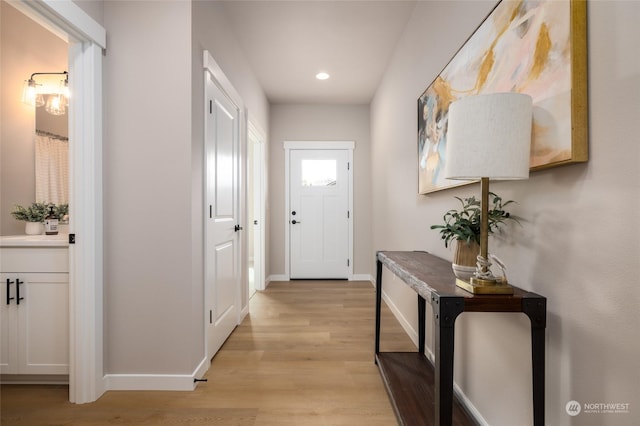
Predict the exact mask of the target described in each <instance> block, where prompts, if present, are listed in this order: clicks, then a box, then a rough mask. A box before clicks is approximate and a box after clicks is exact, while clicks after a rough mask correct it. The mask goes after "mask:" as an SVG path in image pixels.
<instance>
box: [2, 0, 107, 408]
mask: <svg viewBox="0 0 640 426" xmlns="http://www.w3.org/2000/svg"><path fill="white" fill-rule="evenodd" d="M11 5H12V6H14V7H15V8H16V9H18V10H19V11H21V12H22V13H24V14H25V15H27V16H28V17H29V18H31V19H33V20H34V21H35V22H36V23H38V24H40V25H42V26H43V27H45V28H47V29H48V30H50V31H52V32H53V33H54V34H56V35H57V36H58V37H60V38H62V39H63V40H65V41H66V42H67V43H68V44H69V50H68V55H69V61H68V62H69V63H68V68H67V70H68V71H69V75H70V76H71V77H72V78H71V79H70V80H69V91H70V92H71V93H72V94H73V101H72V108H71V109H70V110H69V169H70V170H69V174H70V175H69V183H70V186H71V188H70V191H69V193H70V196H69V232H70V235H71V234H73V235H74V241H75V243H74V244H69V341H70V343H69V352H70V356H69V400H70V401H71V402H74V403H85V402H92V401H95V400H96V399H98V398H99V397H100V395H102V393H104V391H105V388H106V385H105V383H104V370H103V306H102V278H103V274H102V270H103V261H102V253H103V249H102V246H103V238H102V54H103V49H104V48H106V31H105V30H104V28H103V27H102V26H101V25H100V24H98V23H97V22H96V21H94V20H93V19H92V18H91V17H90V16H89V15H88V14H87V13H86V12H85V11H84V10H82V9H81V8H80V7H79V6H78V5H77V4H75V3H74V2H73V1H71V0H59V1H56V2H34V1H29V0H17V1H15V2H12V3H11ZM76 283H81V284H82V285H76Z"/></svg>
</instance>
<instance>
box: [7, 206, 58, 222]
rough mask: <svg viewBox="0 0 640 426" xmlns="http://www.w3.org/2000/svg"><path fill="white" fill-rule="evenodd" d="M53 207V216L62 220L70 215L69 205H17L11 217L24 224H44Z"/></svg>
mask: <svg viewBox="0 0 640 426" xmlns="http://www.w3.org/2000/svg"><path fill="white" fill-rule="evenodd" d="M51 207H53V214H54V215H55V216H56V217H57V218H58V219H62V218H63V217H64V216H65V215H67V214H69V204H66V203H65V204H58V205H56V204H47V203H33V204H31V205H30V206H28V207H24V206H21V205H19V204H16V205H15V206H14V208H13V211H12V212H11V216H13V218H14V219H16V220H20V221H23V222H43V221H44V219H45V218H46V217H47V216H48V215H49V211H50V210H51Z"/></svg>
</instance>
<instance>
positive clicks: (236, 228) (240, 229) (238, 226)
mask: <svg viewBox="0 0 640 426" xmlns="http://www.w3.org/2000/svg"><path fill="white" fill-rule="evenodd" d="M233 230H234V231H235V232H238V231H242V226H240V225H236V226H234V227H233Z"/></svg>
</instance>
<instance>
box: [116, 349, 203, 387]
mask: <svg viewBox="0 0 640 426" xmlns="http://www.w3.org/2000/svg"><path fill="white" fill-rule="evenodd" d="M208 369H209V362H208V361H207V359H206V357H205V358H204V359H203V360H202V361H200V364H199V365H198V366H197V367H196V369H195V370H194V371H193V373H191V374H107V375H105V376H104V379H103V382H104V389H105V390H107V391H110V390H135V391H193V390H194V389H195V388H196V382H195V381H194V379H196V378H198V379H200V378H202V376H204V375H205V373H206V372H207V370H208Z"/></svg>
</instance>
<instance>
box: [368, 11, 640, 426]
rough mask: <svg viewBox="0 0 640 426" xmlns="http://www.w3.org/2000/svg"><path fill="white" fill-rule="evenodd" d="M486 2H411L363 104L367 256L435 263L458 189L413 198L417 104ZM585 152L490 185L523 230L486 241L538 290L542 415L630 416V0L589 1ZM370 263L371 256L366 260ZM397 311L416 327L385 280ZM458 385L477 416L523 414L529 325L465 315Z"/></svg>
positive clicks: (634, 14)
mask: <svg viewBox="0 0 640 426" xmlns="http://www.w3.org/2000/svg"><path fill="white" fill-rule="evenodd" d="M494 4H495V3H494V2H474V1H472V2H419V3H418V5H417V8H416V10H415V13H414V16H413V18H412V20H411V21H410V23H409V25H408V26H407V29H406V31H405V34H404V37H403V39H402V40H401V41H400V43H399V44H398V46H397V49H396V52H395V55H394V57H393V58H392V61H391V64H390V66H389V68H388V70H387V72H386V75H385V77H384V80H383V82H382V84H381V86H380V88H379V89H378V91H377V94H376V96H375V99H374V101H373V103H372V106H371V123H372V135H371V139H372V148H371V149H372V154H371V155H372V168H373V169H374V170H375V173H374V174H372V185H373V187H374V188H376V190H375V191H374V192H373V206H372V212H373V230H374V241H373V247H372V251H371V256H373V251H374V250H380V249H386V250H390V249H394V250H426V251H428V252H431V253H434V254H436V255H438V256H441V257H444V258H446V259H451V258H452V252H451V251H449V250H447V249H445V248H444V244H442V241H441V240H440V239H439V238H438V235H437V233H436V232H434V231H431V230H430V229H429V226H430V225H431V224H435V223H439V222H440V221H441V218H442V214H443V213H444V212H445V211H447V210H448V209H450V208H453V207H455V206H456V203H457V201H456V200H455V199H454V198H453V197H454V196H460V197H465V196H468V195H472V194H473V195H477V194H478V191H479V187H478V186H476V185H472V186H465V187H460V188H456V189H450V190H446V191H441V192H437V193H433V194H430V195H427V196H420V195H417V192H418V191H417V165H416V164H417V147H416V144H417V139H416V129H417V123H416V112H415V111H416V100H417V97H418V96H419V95H420V93H422V91H423V90H424V89H425V88H426V87H427V86H428V85H429V84H430V83H431V81H432V80H433V79H434V77H435V76H436V75H437V74H438V73H439V72H440V70H441V69H442V68H443V67H444V65H446V63H447V62H448V61H449V60H450V59H451V57H452V56H453V55H454V54H455V52H456V51H457V49H458V48H459V47H460V46H461V45H462V43H464V41H465V40H466V39H467V37H468V36H469V35H470V34H471V33H472V32H473V31H474V29H475V28H476V27H477V25H478V24H479V23H480V22H481V21H482V19H483V18H484V17H485V16H486V14H487V13H488V12H489V11H490V9H491V8H492V7H493V5H494ZM588 6H589V19H588V24H589V36H588V41H589V105H590V107H589V120H590V123H589V132H590V150H591V152H590V160H589V162H588V163H587V164H581V165H571V166H564V167H558V168H554V169H550V170H547V171H542V172H536V173H532V175H531V178H530V179H529V180H528V181H520V182H512V183H507V182H499V183H496V184H494V185H492V189H493V190H495V191H497V192H499V193H500V194H501V195H503V196H504V197H506V198H510V199H515V200H517V201H518V204H517V205H516V206H515V207H514V209H513V211H514V212H515V213H516V214H517V215H519V216H521V217H523V220H522V227H519V226H517V225H516V226H511V227H509V229H508V231H507V235H506V236H504V237H501V238H492V239H491V240H490V249H491V251H493V252H494V253H495V254H497V255H498V256H499V257H500V258H501V259H502V260H503V261H505V263H506V264H507V267H508V268H509V277H510V279H511V280H512V281H513V282H514V283H515V284H516V285H518V286H520V287H523V288H525V289H528V290H531V291H535V292H539V293H540V294H542V295H545V296H547V297H548V311H549V313H548V325H547V345H548V347H547V353H546V358H547V375H546V379H547V385H546V391H547V394H546V410H547V415H546V420H547V424H552V425H569V424H580V425H594V426H595V425H623V424H624V425H627V424H632V423H637V421H638V418H639V417H638V412H637V409H636V408H634V407H638V406H640V396H639V394H638V392H637V386H638V383H640V369H638V368H637V360H638V358H639V357H640V344H639V343H638V339H637V338H636V337H635V336H636V335H637V331H636V330H635V329H636V328H637V324H639V323H640V309H638V302H639V301H640V287H638V275H639V274H640V262H639V259H640V247H639V241H640V227H639V226H638V224H637V219H638V218H639V217H640V185H639V182H640V171H639V169H638V167H637V164H638V159H639V158H640V151H639V150H640V144H638V117H640V107H639V105H640V78H639V76H640V56H639V55H638V54H637V52H638V49H637V45H636V44H637V40H639V39H640V28H639V27H638V25H637V23H638V22H640V3H637V2H624V1H613V2H589V4H588ZM370 270H371V271H372V270H373V264H370ZM384 279H385V280H386V281H385V290H386V291H387V292H388V294H389V296H390V298H391V300H392V302H393V303H394V304H395V305H396V307H397V308H398V310H399V313H400V315H401V318H402V319H404V320H406V323H407V324H409V325H410V326H411V327H412V328H413V330H415V329H416V328H417V324H416V319H415V318H416V314H415V295H414V294H413V292H411V291H410V290H408V289H407V288H406V287H405V286H403V285H402V284H401V283H400V281H399V280H396V281H395V282H394V281H393V280H391V277H390V276H389V275H385V278H384ZM456 345H457V346H456V359H455V369H456V373H455V374H456V383H457V384H458V385H459V386H460V388H461V389H462V391H463V392H464V393H465V394H466V395H467V396H468V397H469V398H470V400H471V402H472V403H473V404H474V405H475V407H476V408H477V409H478V410H479V412H480V413H481V415H482V416H483V417H484V419H485V420H486V421H487V423H488V424H491V425H495V426H499V425H522V424H530V422H531V420H530V419H531V415H532V414H531V413H532V410H531V400H530V398H531V372H530V369H529V368H530V367H529V366H530V353H529V351H530V343H529V323H528V320H527V319H526V317H524V315H516V314H469V313H465V314H463V315H462V316H461V317H460V318H459V320H458V323H457V329H456ZM570 400H577V401H579V402H582V403H589V402H593V403H599V402H619V403H630V411H631V414H585V413H583V414H580V415H579V417H578V418H576V419H573V418H571V417H569V416H568V415H567V414H566V412H565V404H566V403H567V402H569V401H570Z"/></svg>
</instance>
